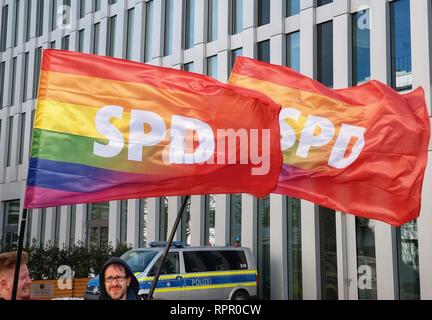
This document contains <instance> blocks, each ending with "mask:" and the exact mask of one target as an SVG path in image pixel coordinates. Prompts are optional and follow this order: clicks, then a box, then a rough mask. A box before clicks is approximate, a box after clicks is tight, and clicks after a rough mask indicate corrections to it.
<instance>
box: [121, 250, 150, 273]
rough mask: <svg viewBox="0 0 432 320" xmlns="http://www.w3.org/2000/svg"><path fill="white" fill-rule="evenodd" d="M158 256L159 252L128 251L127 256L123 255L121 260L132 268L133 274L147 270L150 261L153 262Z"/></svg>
mask: <svg viewBox="0 0 432 320" xmlns="http://www.w3.org/2000/svg"><path fill="white" fill-rule="evenodd" d="M156 254H157V251H149V250H145V251H135V250H132V251H128V252H126V253H125V254H123V255H122V256H121V257H120V258H121V259H122V260H124V261H125V262H126V263H127V264H128V265H129V267H130V268H131V270H132V272H134V273H135V272H143V271H144V269H145V268H147V266H148V264H149V263H150V261H152V260H153V258H154V257H155V255H156Z"/></svg>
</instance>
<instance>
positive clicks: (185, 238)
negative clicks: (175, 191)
mask: <svg viewBox="0 0 432 320" xmlns="http://www.w3.org/2000/svg"><path fill="white" fill-rule="evenodd" d="M184 198H185V196H182V197H181V204H182V203H183V200H184ZM190 204H191V202H190V199H189V201H188V202H187V203H186V208H185V211H184V212H183V215H182V219H181V226H180V234H181V241H182V243H186V244H187V245H190V235H191V224H190V221H191V216H190ZM170 232H171V230H170Z"/></svg>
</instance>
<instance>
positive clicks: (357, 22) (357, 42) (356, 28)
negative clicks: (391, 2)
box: [352, 10, 370, 85]
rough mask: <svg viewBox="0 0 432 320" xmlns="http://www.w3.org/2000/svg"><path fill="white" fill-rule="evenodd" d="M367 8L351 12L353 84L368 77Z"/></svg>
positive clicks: (368, 27)
mask: <svg viewBox="0 0 432 320" xmlns="http://www.w3.org/2000/svg"><path fill="white" fill-rule="evenodd" d="M369 19H370V17H369V10H365V11H360V12H357V13H354V14H353V17H352V24H353V25H352V32H353V59H352V64H353V73H352V75H353V79H352V83H353V85H358V84H361V83H363V82H365V81H367V80H369V79H370V24H369V21H370V20H369Z"/></svg>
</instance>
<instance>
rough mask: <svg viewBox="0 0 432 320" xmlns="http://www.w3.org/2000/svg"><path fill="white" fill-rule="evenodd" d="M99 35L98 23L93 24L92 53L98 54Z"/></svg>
mask: <svg viewBox="0 0 432 320" xmlns="http://www.w3.org/2000/svg"><path fill="white" fill-rule="evenodd" d="M99 33H100V23H99V22H98V23H95V24H94V28H93V53H94V54H98V52H99Z"/></svg>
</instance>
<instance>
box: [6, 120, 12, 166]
mask: <svg viewBox="0 0 432 320" xmlns="http://www.w3.org/2000/svg"><path fill="white" fill-rule="evenodd" d="M8 122H9V123H8V138H7V140H6V143H7V155H6V167H10V165H11V163H12V139H13V116H10V117H9V121H8Z"/></svg>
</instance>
